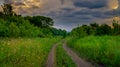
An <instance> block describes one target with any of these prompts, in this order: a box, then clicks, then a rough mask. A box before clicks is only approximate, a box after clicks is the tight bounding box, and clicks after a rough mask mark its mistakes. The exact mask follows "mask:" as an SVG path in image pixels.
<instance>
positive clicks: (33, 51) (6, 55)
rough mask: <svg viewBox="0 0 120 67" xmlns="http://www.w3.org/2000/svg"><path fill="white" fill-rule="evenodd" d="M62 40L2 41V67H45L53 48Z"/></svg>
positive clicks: (0, 46)
mask: <svg viewBox="0 0 120 67" xmlns="http://www.w3.org/2000/svg"><path fill="white" fill-rule="evenodd" d="M58 40H60V38H30V39H29V38H16V39H13V38H4V39H0V67H45V62H46V60H47V56H48V53H49V51H50V50H51V48H52V46H53V45H54V44H55V43H56V42H57V41H58Z"/></svg>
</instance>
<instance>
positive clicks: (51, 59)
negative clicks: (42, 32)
mask: <svg viewBox="0 0 120 67" xmlns="http://www.w3.org/2000/svg"><path fill="white" fill-rule="evenodd" d="M56 46H57V45H54V46H53V47H52V49H51V51H50V53H49V55H48V58H47V62H46V67H55V48H56Z"/></svg>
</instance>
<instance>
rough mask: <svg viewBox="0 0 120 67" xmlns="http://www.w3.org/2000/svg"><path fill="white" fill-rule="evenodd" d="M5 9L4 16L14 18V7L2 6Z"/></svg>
mask: <svg viewBox="0 0 120 67" xmlns="http://www.w3.org/2000/svg"><path fill="white" fill-rule="evenodd" d="M1 7H2V9H3V14H4V15H7V16H13V15H14V12H13V7H12V5H11V4H5V3H4V4H3V5H2V6H1Z"/></svg>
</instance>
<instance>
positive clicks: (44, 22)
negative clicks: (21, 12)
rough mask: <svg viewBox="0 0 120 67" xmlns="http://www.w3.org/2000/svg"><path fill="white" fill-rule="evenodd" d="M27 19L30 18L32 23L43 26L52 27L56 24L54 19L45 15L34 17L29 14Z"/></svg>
mask: <svg viewBox="0 0 120 67" xmlns="http://www.w3.org/2000/svg"><path fill="white" fill-rule="evenodd" d="M25 19H27V20H29V21H30V23H32V24H33V25H35V26H37V27H41V28H46V27H50V26H53V24H54V21H53V19H51V18H49V17H44V16H33V17H30V16H27V17H25Z"/></svg>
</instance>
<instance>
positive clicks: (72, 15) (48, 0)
mask: <svg viewBox="0 0 120 67" xmlns="http://www.w3.org/2000/svg"><path fill="white" fill-rule="evenodd" d="M2 3H10V4H12V5H13V7H14V11H15V12H16V13H18V14H22V15H23V16H26V15H30V16H36V15H44V16H49V17H51V18H53V19H54V21H55V26H54V27H56V28H61V29H66V30H67V31H70V30H71V29H72V28H74V27H76V26H78V25H82V24H89V23H92V22H97V23H100V24H102V23H107V24H111V22H112V19H113V18H118V17H119V16H120V8H119V4H120V0H0V4H2ZM118 19H119V18H118Z"/></svg>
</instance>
